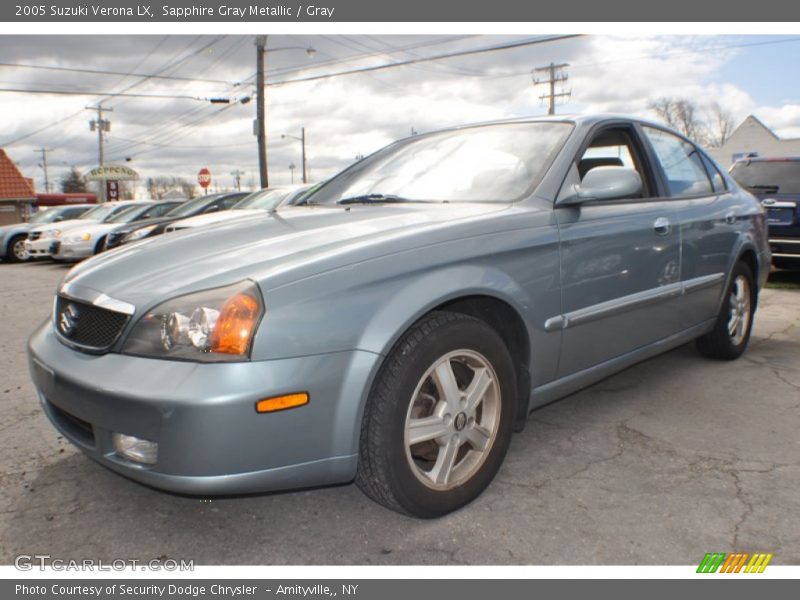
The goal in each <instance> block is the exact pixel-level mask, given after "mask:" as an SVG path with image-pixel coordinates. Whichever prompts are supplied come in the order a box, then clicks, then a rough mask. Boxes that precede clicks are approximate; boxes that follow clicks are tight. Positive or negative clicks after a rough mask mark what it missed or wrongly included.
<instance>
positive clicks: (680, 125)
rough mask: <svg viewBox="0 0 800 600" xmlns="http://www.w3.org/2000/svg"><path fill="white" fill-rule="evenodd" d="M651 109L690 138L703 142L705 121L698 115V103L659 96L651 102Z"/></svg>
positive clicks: (670, 125)
mask: <svg viewBox="0 0 800 600" xmlns="http://www.w3.org/2000/svg"><path fill="white" fill-rule="evenodd" d="M649 107H650V109H651V110H653V111H655V112H656V114H657V115H658V116H659V118H660V119H661V120H662V121H664V123H665V124H667V125H668V126H669V127H671V128H672V129H675V130H677V131H680V132H681V133H682V134H683V135H685V136H686V137H688V138H689V139H692V140H695V141H698V142H701V143H702V142H703V140H702V139H700V138H701V137H702V133H703V128H704V126H703V123H702V122H701V121H700V119H699V117H698V113H699V111H698V110H697V105H696V104H695V103H694V102H692V101H691V100H686V99H684V98H659V99H658V100H656V101H654V102H651V103H650V105H649Z"/></svg>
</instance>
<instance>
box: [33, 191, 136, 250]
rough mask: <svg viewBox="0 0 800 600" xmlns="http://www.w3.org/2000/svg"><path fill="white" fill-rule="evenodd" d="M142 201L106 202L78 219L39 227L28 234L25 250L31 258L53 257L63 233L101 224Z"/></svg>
mask: <svg viewBox="0 0 800 600" xmlns="http://www.w3.org/2000/svg"><path fill="white" fill-rule="evenodd" d="M143 203H144V202H143V201H141V200H121V201H118V202H105V203H103V204H98V205H97V206H93V207H92V208H91V209H89V210H87V211H86V212H85V213H83V214H82V215H80V217H78V218H72V219H69V220H64V221H60V222H58V223H49V224H46V225H38V226H36V227H34V228H33V229H31V230H30V231H29V232H28V239H27V240H26V241H25V250H26V251H27V252H28V254H29V255H30V257H31V258H49V257H50V256H52V254H53V252H52V250H53V245H54V244H55V242H56V241H57V240H58V238H59V237H60V236H61V234H62V233H65V232H67V231H69V230H70V229H71V228H72V227H75V226H80V225H83V224H86V223H101V222H103V221H105V220H107V219H111V218H113V217H114V216H116V215H118V214H119V213H121V212H122V211H123V210H126V209H128V208H129V207H131V206H134V205H136V204H143Z"/></svg>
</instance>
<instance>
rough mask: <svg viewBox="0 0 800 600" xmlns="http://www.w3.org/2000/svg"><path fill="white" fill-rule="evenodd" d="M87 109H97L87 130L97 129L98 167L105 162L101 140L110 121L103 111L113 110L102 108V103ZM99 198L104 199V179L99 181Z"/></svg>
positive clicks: (108, 129) (109, 127)
mask: <svg viewBox="0 0 800 600" xmlns="http://www.w3.org/2000/svg"><path fill="white" fill-rule="evenodd" d="M86 109H87V110H95V111H97V118H96V119H93V120H91V121H89V131H97V164H98V166H99V167H100V168H102V167H103V165H104V164H105V157H104V156H103V142H104V138H105V134H106V133H108V132H109V131H111V121H109V120H107V119H104V118H103V113H104V112H114V109H113V108H104V107H103V105H102V104H98V105H97V106H87V107H86ZM100 198H101V199H102V201H103V202H105V201H106V180H105V179H101V181H100Z"/></svg>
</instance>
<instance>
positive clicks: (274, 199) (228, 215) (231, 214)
mask: <svg viewBox="0 0 800 600" xmlns="http://www.w3.org/2000/svg"><path fill="white" fill-rule="evenodd" d="M312 187H314V186H313V185H310V184H309V185H298V186H286V187H277V188H267V189H264V190H258V191H257V192H253V193H251V194H248V195H247V196H245V197H244V198H242V199H241V200H239V202H237V203H236V204H235V205H234V206H233V207H232V208H231V210H229V211H226V212H217V213H213V214H203V215H198V216H196V217H190V218H188V219H181V220H180V221H175V222H174V223H172V224H170V225H168V226H167V228H166V231H167V232H171V231H179V230H181V229H190V228H192V227H204V226H206V225H213V224H215V223H223V222H225V221H232V220H234V219H243V218H246V217H252V216H257V215H263V214H264V213H267V212H271V211H275V210H278V209H279V208H282V207H284V206H291V205H292V204H294V203H295V202H297V201H298V200H300V199H301V198H303V196H304V195H305V194H306V192H308V191H309V190H310V189H311V188H312Z"/></svg>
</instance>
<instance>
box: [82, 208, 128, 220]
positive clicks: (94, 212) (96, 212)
mask: <svg viewBox="0 0 800 600" xmlns="http://www.w3.org/2000/svg"><path fill="white" fill-rule="evenodd" d="M126 208H128V206H127V205H124V206H119V205H118V204H113V203H107V204H101V205H100V206H96V207H95V208H92V209H90V210H88V211H87V212H85V213H83V214H82V215H81V219H86V220H87V221H97V222H98V223H99V222H101V221H105V220H106V219H107V218H108V217H110V216H111V215H115V214H117V213H119V212H120V211H123V210H125V209H126Z"/></svg>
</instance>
